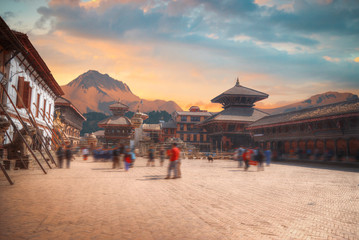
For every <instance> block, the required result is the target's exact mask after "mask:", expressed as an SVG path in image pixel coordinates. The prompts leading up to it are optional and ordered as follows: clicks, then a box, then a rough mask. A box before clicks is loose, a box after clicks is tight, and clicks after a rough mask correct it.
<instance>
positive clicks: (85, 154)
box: [82, 147, 89, 161]
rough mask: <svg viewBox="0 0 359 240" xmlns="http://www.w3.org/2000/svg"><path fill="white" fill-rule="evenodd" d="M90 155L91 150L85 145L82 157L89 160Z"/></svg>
mask: <svg viewBox="0 0 359 240" xmlns="http://www.w3.org/2000/svg"><path fill="white" fill-rule="evenodd" d="M88 155H89V150H88V149H87V148H86V147H85V148H84V149H82V157H83V160H84V161H86V160H87V157H88Z"/></svg>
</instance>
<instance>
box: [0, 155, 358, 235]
mask: <svg viewBox="0 0 359 240" xmlns="http://www.w3.org/2000/svg"><path fill="white" fill-rule="evenodd" d="M156 161H157V162H156V164H157V166H156V167H146V166H145V165H146V161H145V159H143V158H139V159H137V160H136V163H135V167H134V168H133V169H130V171H129V172H124V171H123V170H113V169H111V163H110V162H92V159H91V158H90V160H88V161H82V160H81V159H80V158H77V159H76V160H75V161H73V162H72V166H71V169H53V170H49V172H48V174H47V175H44V174H42V173H41V172H40V171H37V170H35V171H27V170H21V171H13V172H11V173H10V174H11V176H12V178H13V180H15V185H13V186H10V185H8V183H7V181H6V179H5V177H4V176H3V175H1V176H0V201H1V205H0V239H4V240H5V239H6V240H7V239H11V240H13V239H61V240H62V239H74V240H75V239H76V240H78V239H141V240H142V239H150V240H151V239H156V240H161V239H164V240H166V239H172V240H173V239H203V240H204V239H210V240H211V239H215V240H218V239H226V240H227V239H359V228H358V226H359V173H358V172H355V171H344V170H345V169H342V170H335V169H334V168H332V169H330V168H327V169H326V168H316V167H303V166H294V165H285V164H272V165H271V166H270V167H267V168H265V171H260V172H257V171H256V168H255V167H253V166H252V167H251V168H250V169H249V171H248V172H244V171H243V169H239V168H237V163H236V162H234V161H229V160H215V161H214V163H207V161H206V160H183V162H182V175H183V177H182V178H180V179H170V180H165V179H163V178H164V177H165V176H166V170H167V168H166V167H159V166H158V165H159V163H158V160H156ZM166 165H167V164H166Z"/></svg>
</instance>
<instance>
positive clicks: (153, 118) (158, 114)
mask: <svg viewBox="0 0 359 240" xmlns="http://www.w3.org/2000/svg"><path fill="white" fill-rule="evenodd" d="M147 115H148V118H147V119H146V120H145V121H144V123H147V124H149V123H152V124H154V123H159V122H160V120H163V121H165V122H167V121H168V120H170V119H171V114H169V113H168V112H166V111H152V112H149V113H147Z"/></svg>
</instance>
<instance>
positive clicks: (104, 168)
mask: <svg viewBox="0 0 359 240" xmlns="http://www.w3.org/2000/svg"><path fill="white" fill-rule="evenodd" d="M111 169H113V168H91V170H111Z"/></svg>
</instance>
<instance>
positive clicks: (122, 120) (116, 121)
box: [97, 115, 132, 127]
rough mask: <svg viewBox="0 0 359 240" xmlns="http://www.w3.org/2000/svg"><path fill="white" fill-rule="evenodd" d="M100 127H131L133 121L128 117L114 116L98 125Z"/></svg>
mask: <svg viewBox="0 0 359 240" xmlns="http://www.w3.org/2000/svg"><path fill="white" fill-rule="evenodd" d="M97 125H98V126H99V127H109V126H112V127H121V126H124V127H130V126H132V123H131V120H130V119H129V118H128V117H125V116H119V115H113V116H111V117H109V118H106V119H104V120H102V121H100V122H99V123H98V124H97Z"/></svg>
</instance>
